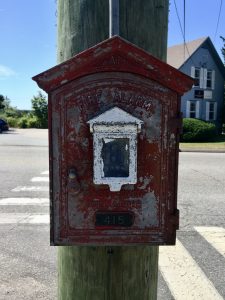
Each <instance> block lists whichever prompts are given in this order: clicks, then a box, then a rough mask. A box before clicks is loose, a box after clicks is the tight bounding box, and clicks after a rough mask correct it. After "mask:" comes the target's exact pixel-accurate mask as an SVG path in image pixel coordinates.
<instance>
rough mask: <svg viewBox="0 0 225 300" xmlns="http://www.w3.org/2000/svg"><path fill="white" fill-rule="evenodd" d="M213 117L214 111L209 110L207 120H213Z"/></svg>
mask: <svg viewBox="0 0 225 300" xmlns="http://www.w3.org/2000/svg"><path fill="white" fill-rule="evenodd" d="M213 119H214V112H212V111H211V112H210V113H209V120H213Z"/></svg>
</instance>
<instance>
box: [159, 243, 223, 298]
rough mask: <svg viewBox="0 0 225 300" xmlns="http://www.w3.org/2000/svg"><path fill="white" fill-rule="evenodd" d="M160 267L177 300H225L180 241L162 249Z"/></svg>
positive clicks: (160, 251)
mask: <svg viewBox="0 0 225 300" xmlns="http://www.w3.org/2000/svg"><path fill="white" fill-rule="evenodd" d="M159 267H160V271H161V273H162V275H163V277H164V280H165V281H166V283H167V284H168V287H169V288H170V291H171V293H172V295H173V296H174V298H175V299H176V300H195V299H198V300H212V299H213V300H222V299H223V298H222V297H221V295H220V294H219V293H218V292H217V290H216V289H215V287H214V286H213V284H212V283H211V281H210V280H209V279H208V278H207V277H206V275H205V274H204V273H203V272H202V270H201V269H200V268H199V266H198V265H197V264H196V263H195V261H194V260H193V258H192V257H191V255H190V254H189V253H188V251H187V250H186V249H185V248H184V246H183V245H182V244H181V242H180V241H179V240H177V241H176V246H165V247H164V246H162V247H160V250H159Z"/></svg>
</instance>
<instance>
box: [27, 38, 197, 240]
mask: <svg viewBox="0 0 225 300" xmlns="http://www.w3.org/2000/svg"><path fill="white" fill-rule="evenodd" d="M33 79H34V80H35V81H36V82H37V83H38V85H39V87H41V88H42V89H43V90H44V91H46V92H47V93H48V96H49V144H50V200H51V244H52V245H82V244H83V245H89V244H90V245H128V244H137V245H138V244H149V245H173V244H175V238H176V229H178V224H179V211H178V210H177V176H178V151H179V149H178V141H179V132H180V128H181V124H182V120H181V114H180V97H181V95H183V93H185V92H186V91H188V90H189V89H190V88H191V87H192V84H193V80H192V79H191V78H190V77H188V76H186V75H184V74H183V73H181V72H179V71H177V70H176V69H174V68H172V67H171V66H169V65H167V64H166V63H164V62H162V61H160V60H159V59H157V58H155V57H153V56H152V55H150V54H149V53H147V52H145V51H143V50H142V49H140V48H138V47H137V46H135V45H133V44H131V43H129V42H127V41H126V40H124V39H122V38H120V37H118V36H115V37H113V38H110V39H108V40H106V41H104V42H102V43H100V44H98V45H96V46H94V47H92V48H90V49H87V50H85V51H84V52H82V53H79V54H78V55H76V56H74V57H73V58H71V59H70V60H67V61H65V62H63V63H62V64H60V65H58V66H56V67H54V68H52V69H50V70H48V71H46V72H43V73H41V74H39V75H37V76H35V77H34V78H33Z"/></svg>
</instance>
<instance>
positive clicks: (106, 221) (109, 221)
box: [95, 212, 134, 227]
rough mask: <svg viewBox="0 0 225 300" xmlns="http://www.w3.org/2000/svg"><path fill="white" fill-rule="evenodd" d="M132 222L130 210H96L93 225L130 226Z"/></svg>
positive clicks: (132, 217)
mask: <svg viewBox="0 0 225 300" xmlns="http://www.w3.org/2000/svg"><path fill="white" fill-rule="evenodd" d="M133 223H134V216H133V214H132V213H130V212H97V213H96V215H95V226H104V227H105V226H110V227H112V226H115V227H116V226H117V227H118V226H121V227H130V226H132V225H133Z"/></svg>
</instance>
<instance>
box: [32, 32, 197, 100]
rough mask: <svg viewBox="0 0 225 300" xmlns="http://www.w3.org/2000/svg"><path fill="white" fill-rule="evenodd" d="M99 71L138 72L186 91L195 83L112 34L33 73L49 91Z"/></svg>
mask: <svg viewBox="0 0 225 300" xmlns="http://www.w3.org/2000/svg"><path fill="white" fill-rule="evenodd" d="M100 72H126V73H132V74H138V75H141V76H144V77H146V78H149V79H152V80H154V81H155V82H158V83H159V84H161V85H162V86H164V87H167V88H169V89H171V90H173V91H175V92H176V93H178V94H180V95H183V94H184V93H185V92H186V91H187V90H189V89H190V88H191V86H192V84H193V79H192V78H191V77H189V76H187V75H185V74H184V73H182V72H180V71H178V70H176V69H175V68H173V67H172V66H170V65H168V64H166V63H165V62H163V61H161V60H159V59H158V58H156V57H154V56H152V55H151V54H150V53H148V52H146V51H144V50H143V49H141V48H139V47H137V46H136V45H134V44H132V43H130V42H128V41H127V40H125V39H123V38H121V37H119V36H113V37H112V38H109V39H107V40H105V41H103V42H101V43H99V44H97V45H95V46H93V47H91V48H89V49H86V50H84V51H83V52H81V53H78V54H77V55H75V56H74V57H72V58H71V59H69V60H67V61H65V62H63V63H61V64H59V65H57V66H55V67H53V68H51V69H49V70H47V71H45V72H43V73H41V74H39V75H36V76H34V77H33V80H35V81H36V82H37V84H38V86H39V87H40V88H42V89H43V90H44V91H46V92H47V93H49V92H51V91H53V90H55V89H58V88H59V87H62V86H63V85H66V84H68V83H69V82H71V81H73V80H75V79H77V78H81V77H83V76H86V75H90V74H95V73H100Z"/></svg>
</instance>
